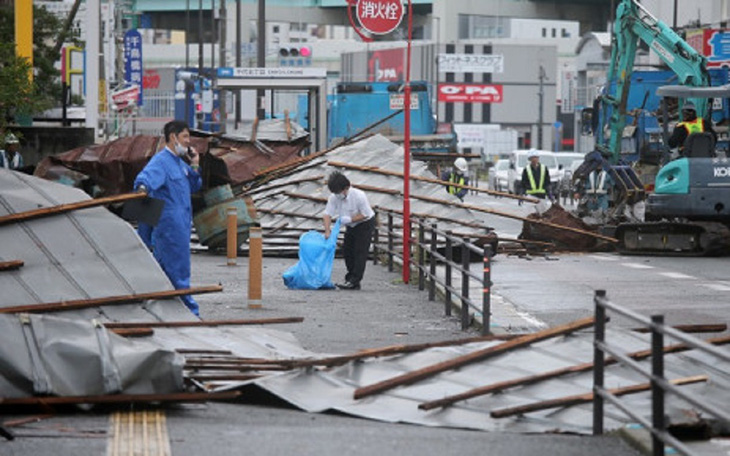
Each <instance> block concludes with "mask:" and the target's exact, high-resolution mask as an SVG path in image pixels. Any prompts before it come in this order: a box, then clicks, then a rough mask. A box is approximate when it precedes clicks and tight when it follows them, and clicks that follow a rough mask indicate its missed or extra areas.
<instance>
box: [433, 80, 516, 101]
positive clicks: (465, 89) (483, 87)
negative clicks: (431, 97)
mask: <svg viewBox="0 0 730 456" xmlns="http://www.w3.org/2000/svg"><path fill="white" fill-rule="evenodd" d="M438 100H439V101H441V102H445V103H501V102H502V86H501V85H495V84H439V88H438Z"/></svg>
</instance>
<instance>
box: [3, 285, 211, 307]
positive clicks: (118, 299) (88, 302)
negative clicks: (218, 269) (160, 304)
mask: <svg viewBox="0 0 730 456" xmlns="http://www.w3.org/2000/svg"><path fill="white" fill-rule="evenodd" d="M220 291H223V287H222V286H221V285H208V286H204V287H193V288H184V289H182V290H169V291H154V292H151V293H139V294H131V295H122V296H107V297H104V298H92V299H77V300H71V301H58V302H47V303H41V304H28V305H23V306H12V307H4V308H0V313H20V312H27V313H35V312H58V311H62V310H77V309H87V308H89V307H99V306H110V305H117V304H129V303H131V302H139V301H146V300H148V299H169V298H175V297H178V296H183V295H191V294H203V293H217V292H220Z"/></svg>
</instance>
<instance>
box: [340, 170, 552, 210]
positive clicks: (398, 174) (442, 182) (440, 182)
mask: <svg viewBox="0 0 730 456" xmlns="http://www.w3.org/2000/svg"><path fill="white" fill-rule="evenodd" d="M327 164H328V165H330V166H334V167H336V168H346V169H354V170H357V171H364V172H371V173H376V174H382V175H384V176H393V177H400V178H401V179H403V173H402V172H399V171H391V170H389V169H381V168H379V167H377V166H361V165H353V164H350V163H345V162H339V161H333V160H329V161H328V162H327ZM410 178H411V180H414V181H421V182H429V183H432V184H438V185H444V186H452V187H459V188H465V189H467V190H473V191H475V192H481V193H487V194H489V195H494V196H502V197H504V198H511V199H516V200H521V201H527V202H528V203H538V202H540V200H539V199H537V198H530V197H528V196H520V195H513V194H511V193H505V192H498V191H495V190H487V189H484V188H480V187H474V186H472V185H464V184H457V183H455V182H449V181H445V180H441V179H435V178H431V177H425V176H418V175H415V176H414V175H411V177H410Z"/></svg>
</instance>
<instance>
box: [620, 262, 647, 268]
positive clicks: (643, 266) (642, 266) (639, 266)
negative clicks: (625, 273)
mask: <svg viewBox="0 0 730 456" xmlns="http://www.w3.org/2000/svg"><path fill="white" fill-rule="evenodd" d="M621 266H626V267H627V268H634V269H654V266H649V265H648V264H641V263H621Z"/></svg>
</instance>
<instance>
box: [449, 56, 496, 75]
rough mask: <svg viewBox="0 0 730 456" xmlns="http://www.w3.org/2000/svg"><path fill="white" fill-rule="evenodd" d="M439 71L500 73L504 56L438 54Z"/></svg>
mask: <svg viewBox="0 0 730 456" xmlns="http://www.w3.org/2000/svg"><path fill="white" fill-rule="evenodd" d="M436 62H437V67H438V71H439V73H502V72H503V71H504V56H503V55H494V54H439V55H438V57H437V60H436Z"/></svg>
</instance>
